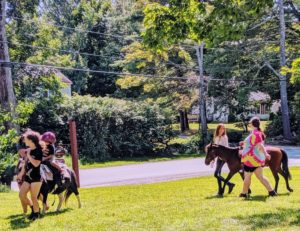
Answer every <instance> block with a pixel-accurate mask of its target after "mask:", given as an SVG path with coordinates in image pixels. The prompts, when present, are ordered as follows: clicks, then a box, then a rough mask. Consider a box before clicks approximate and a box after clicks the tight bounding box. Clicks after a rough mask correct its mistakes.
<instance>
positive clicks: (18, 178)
mask: <svg viewBox="0 0 300 231" xmlns="http://www.w3.org/2000/svg"><path fill="white" fill-rule="evenodd" d="M22 178H23V177H22V175H21V174H18V175H17V182H22Z"/></svg>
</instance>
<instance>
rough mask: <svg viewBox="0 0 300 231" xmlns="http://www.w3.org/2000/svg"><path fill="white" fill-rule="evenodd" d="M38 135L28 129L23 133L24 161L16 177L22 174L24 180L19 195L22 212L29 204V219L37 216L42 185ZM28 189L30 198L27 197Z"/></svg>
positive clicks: (38, 214)
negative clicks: (25, 148) (25, 147)
mask: <svg viewBox="0 0 300 231" xmlns="http://www.w3.org/2000/svg"><path fill="white" fill-rule="evenodd" d="M39 138H40V135H39V133H37V132H33V131H28V132H26V133H25V134H24V142H25V144H26V146H27V147H29V148H28V149H27V151H26V162H25V165H24V166H23V168H22V170H21V172H20V173H19V174H18V176H17V179H18V180H21V179H22V177H23V176H24V182H23V184H22V186H21V188H20V193H19V197H20V200H21V203H22V207H23V212H24V213H25V214H26V213H27V207H28V205H29V206H31V210H32V212H31V214H30V216H29V217H28V218H29V219H30V220H35V219H37V218H39V216H40V213H39V203H38V194H39V192H40V188H41V185H42V180H41V173H40V165H41V162H42V159H43V152H42V147H41V145H40V144H39V141H40V139H39ZM29 191H30V194H31V199H29V198H28V197H27V194H28V192H29Z"/></svg>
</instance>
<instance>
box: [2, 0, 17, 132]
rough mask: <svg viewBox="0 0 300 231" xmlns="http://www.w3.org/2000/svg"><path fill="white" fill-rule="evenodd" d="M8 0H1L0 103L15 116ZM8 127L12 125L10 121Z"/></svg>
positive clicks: (3, 108)
mask: <svg viewBox="0 0 300 231" xmlns="http://www.w3.org/2000/svg"><path fill="white" fill-rule="evenodd" d="M5 6H6V1H5V0H0V14H1V15H0V62H1V66H0V103H1V108H2V110H4V111H6V112H11V113H12V116H13V118H14V107H15V95H14V91H13V84H12V78H11V69H10V67H9V66H8V62H9V54H8V46H7V39H6V31H5V17H6V16H5V15H6V14H5ZM7 126H8V128H10V127H12V124H11V123H9V124H8V125H7Z"/></svg>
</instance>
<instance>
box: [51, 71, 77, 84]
mask: <svg viewBox="0 0 300 231" xmlns="http://www.w3.org/2000/svg"><path fill="white" fill-rule="evenodd" d="M54 73H55V75H56V76H57V77H59V78H60V79H61V81H62V82H63V83H66V84H69V85H71V84H73V82H72V81H71V80H70V79H69V78H68V77H67V76H65V75H64V74H63V73H61V72H60V71H59V70H55V71H54Z"/></svg>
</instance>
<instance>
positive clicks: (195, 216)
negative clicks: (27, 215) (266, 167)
mask: <svg viewBox="0 0 300 231" xmlns="http://www.w3.org/2000/svg"><path fill="white" fill-rule="evenodd" d="M266 172H267V176H268V177H269V179H272V183H273V178H271V177H270V172H269V171H266ZM292 175H293V180H292V181H291V186H292V187H293V188H294V189H295V192H294V193H292V194H288V193H287V191H286V189H285V187H284V184H283V181H282V180H281V183H280V186H279V193H280V195H279V196H278V197H276V198H268V197H266V194H267V193H266V191H265V190H264V188H263V186H262V185H261V184H260V183H258V181H257V179H256V178H254V179H253V181H252V184H253V185H252V190H253V194H252V198H251V199H250V200H245V199H242V198H238V194H239V193H240V191H241V187H242V181H241V179H240V178H239V177H238V176H235V177H234V178H233V182H235V183H236V184H237V185H236V188H235V189H234V190H233V193H232V194H231V195H228V194H226V195H225V197H224V198H218V197H215V196H214V195H215V193H216V189H217V188H216V180H215V179H214V178H213V177H200V178H193V179H186V180H179V181H173V182H166V183H156V184H148V185H135V186H118V187H103V188H94V189H80V193H81V199H82V203H83V207H82V208H81V209H78V208H77V203H76V199H75V197H74V196H72V197H71V198H70V203H69V205H68V206H69V207H68V208H66V209H64V210H63V211H62V212H60V213H55V212H53V211H52V210H53V208H51V209H50V212H49V213H48V214H47V215H46V216H44V217H43V218H41V219H40V220H37V221H35V222H33V223H30V222H28V221H25V220H24V218H22V215H21V206H20V204H19V200H18V194H17V193H0V198H1V209H0V230H17V229H22V230H39V231H42V230H72V231H75V230H88V231H90V230H130V231H131V230H163V231H165V230H197V231H198V230H230V231H233V230H278V231H279V230H280V231H281V230H300V206H299V205H300V194H299V190H300V168H293V169H292ZM52 201H53V197H52V196H50V202H51V203H52Z"/></svg>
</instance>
